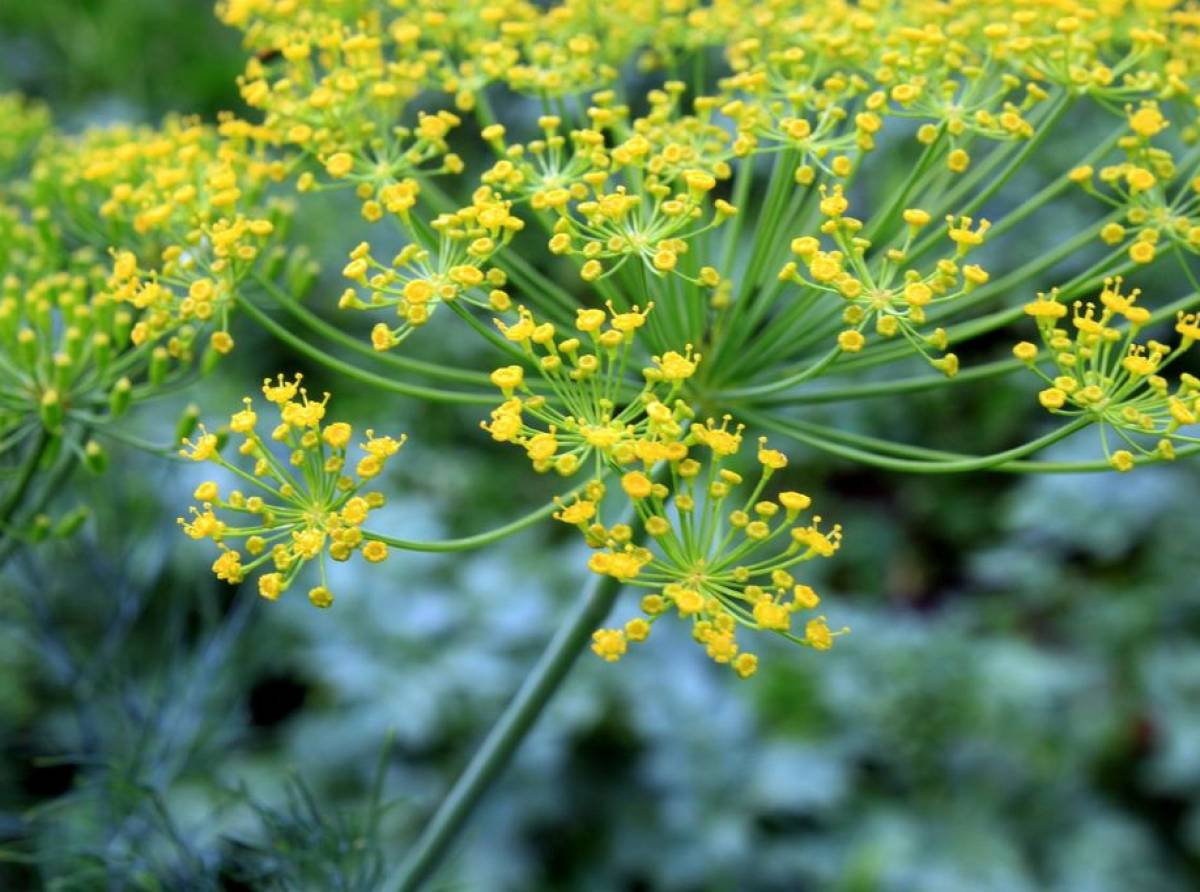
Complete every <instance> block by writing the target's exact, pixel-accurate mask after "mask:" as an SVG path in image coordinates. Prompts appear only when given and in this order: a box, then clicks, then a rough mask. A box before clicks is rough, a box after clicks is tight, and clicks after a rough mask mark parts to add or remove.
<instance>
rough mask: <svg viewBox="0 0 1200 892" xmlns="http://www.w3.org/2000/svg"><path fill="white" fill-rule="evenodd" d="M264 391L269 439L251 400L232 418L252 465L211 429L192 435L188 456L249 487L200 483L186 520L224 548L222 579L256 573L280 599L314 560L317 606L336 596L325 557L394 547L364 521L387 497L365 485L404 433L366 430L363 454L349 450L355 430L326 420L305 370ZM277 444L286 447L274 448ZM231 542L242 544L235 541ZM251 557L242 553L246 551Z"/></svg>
mask: <svg viewBox="0 0 1200 892" xmlns="http://www.w3.org/2000/svg"><path fill="white" fill-rule="evenodd" d="M262 392H263V395H264V396H265V397H266V399H267V401H268V402H269V403H272V404H274V406H275V408H276V411H277V413H278V415H279V423H278V424H277V425H276V426H275V427H274V428H273V429H272V430H271V432H270V434H269V436H268V438H266V439H264V437H263V436H262V435H260V434H259V432H258V413H257V412H256V411H255V408H254V401H253V400H252V399H250V398H249V397H247V398H246V399H245V400H244V408H243V409H241V410H240V411H238V412H235V413H234V414H233V415H232V416H231V417H230V419H229V424H228V430H229V432H230V434H231V435H235V436H240V437H241V438H242V440H241V443H240V444H239V446H238V449H237V452H238V454H239V455H240V456H242V457H243V458H245V459H247V460H249V461H250V462H252V470H251V471H246V470H244V469H243V468H241V467H239V466H238V464H237V463H235V462H232V461H229V460H227V459H225V458H224V457H223V456H222V455H221V451H220V445H221V439H222V438H221V437H219V436H218V435H217V434H213V433H209V432H208V430H207V429H205V428H204V427H203V426H201V427H200V432H199V435H198V436H197V437H196V438H195V439H194V440H190V439H189V440H185V441H184V446H185V447H186V448H184V449H181V450H180V455H182V456H183V457H185V458H188V459H190V460H192V461H197V462H211V463H213V464H215V465H217V466H219V467H221V468H222V469H224V470H225V471H226V472H228V473H229V474H232V475H234V476H235V477H236V478H239V479H240V480H241V481H243V482H244V483H245V484H248V486H249V494H247V493H246V492H243V491H242V490H241V489H233V490H230V491H229V492H228V493H225V494H223V493H222V492H221V489H220V487H219V486H218V484H217V483H216V482H215V481H207V482H205V483H203V484H201V485H200V486H199V487H198V488H197V489H196V492H195V493H194V497H195V499H196V501H197V502H198V503H199V507H196V506H193V507H191V508H190V509H189V517H188V518H183V517H181V518H179V524H180V525H181V526H182V528H183V531H184V532H185V533H186V534H187V535H188V536H190V537H191V538H193V539H211V540H212V541H213V542H215V543H216V544H217V547H218V548H219V549H220V555H219V556H218V557H217V559H216V561H215V562H214V563H213V568H212V569H213V573H214V574H216V576H217V578H218V579H223V580H225V581H227V582H230V583H239V582H241V581H242V580H243V579H244V578H246V576H247V575H249V574H250V573H252V572H254V571H256V570H265V571H266V572H263V573H261V574H260V575H259V577H258V591H259V594H261V595H262V596H263V597H264V598H267V599H269V600H275V599H276V598H278V597H279V596H280V594H282V593H283V592H284V591H286V590H287V589H288V588H289V587H290V586H291V585H292V583H293V582H294V581H295V579H296V577H297V576H298V575H299V573H300V571H301V569H302V568H303V567H304V565H305V564H306V563H309V562H310V561H316V562H317V564H318V567H319V571H320V584H319V585H317V586H315V587H313V588H311V589H309V593H308V596H309V600H310V601H311V602H312V603H313V604H315V605H316V606H317V607H328V606H330V604H332V603H333V594H332V593H331V591H330V589H329V586H328V581H327V578H326V564H325V560H326V556H328V557H329V558H331V559H332V560H335V561H345V560H349V558H350V557H351V556H352V555H353V554H354V552H356V551H357V552H359V553H360V554H361V555H362V556H363V558H364V559H366V560H367V561H369V562H371V563H378V562H379V561H382V560H384V559H385V558H386V557H387V546H386V545H384V543H382V542H379V541H376V540H369V541H368V540H366V539H365V538H364V535H363V530H362V525H363V523H364V521H365V520H366V519H367V516H368V515H369V514H370V512H371V511H373V510H374V509H376V508H379V507H381V506H382V505H383V503H384V497H383V495H382V494H381V493H379V492H376V491H367V490H365V489H364V488H365V487H367V486H368V485H369V484H370V482H371V481H373V480H374V479H375V478H377V477H378V476H379V475H380V474H381V473H382V472H383V470H384V468H385V467H386V465H387V462H388V461H389V459H391V457H392V456H393V455H395V454H396V452H397V451H399V449H400V447H401V446H403V445H404V441H405V439H406V438H405V437H403V436H402V437H399V438H393V437H388V436H377V435H376V434H375V433H374V432H373V431H370V430H368V431H367V432H366V439H365V440H363V441H362V442H360V443H359V444H358V449H359V451H361V452H362V453H363V454H362V455H361V457H359V458H358V459H357V460H354V459H353V458H352V457H351V451H350V450H351V444H352V441H353V439H354V431H353V429H352V428H351V426H350V425H349V424H347V423H346V422H342V421H336V422H326V421H325V409H326V406H327V404H328V402H329V394H328V393H326V394H325V395H324V397H323V398H322V399H321V401H320V402H317V401H315V400H312V399H310V398H309V396H308V392H307V391H306V389H305V388H304V387H302V386H301V376H300V375H299V374H297V375H296V376H295V377H294V378H293V379H292V380H291V381H287V380H285V379H284V377H283V375H279V376H278V378H276V379H275V380H274V381H272V380H271V379H270V378H267V379H265V380H264V381H263V387H262ZM273 443H277V444H279V445H280V447H282V448H283V449H285V450H287V452H286V456H282V455H280V454H279V453H277V452H276V450H275V448H273V446H272V444H273ZM231 540H240V541H241V545H240V548H238V547H230V545H229V544H228V543H229V542H230V541H231ZM243 549H244V552H245V554H243V551H242V550H243Z"/></svg>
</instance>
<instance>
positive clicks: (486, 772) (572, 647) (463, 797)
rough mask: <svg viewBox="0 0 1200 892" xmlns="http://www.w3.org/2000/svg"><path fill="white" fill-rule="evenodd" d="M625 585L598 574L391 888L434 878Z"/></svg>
mask: <svg viewBox="0 0 1200 892" xmlns="http://www.w3.org/2000/svg"><path fill="white" fill-rule="evenodd" d="M620 588H621V584H620V583H619V582H618V581H617V580H616V579H613V578H612V577H611V576H603V577H596V579H595V580H593V582H592V585H591V587H590V588H589V589H588V591H587V594H586V595H584V597H583V599H582V600H581V601H580V602H579V603H578V604H577V605H575V608H574V609H573V610H572V611H571V613H570V614H568V616H567V620H566V622H565V623H563V625H562V626H561V627H560V628H559V630H558V631H557V632H556V633H555V635H554V637H553V638H552V639H550V643H549V644H548V645H547V646H546V649H545V651H543V652H542V655H541V657H539V658H538V661H537V664H536V665H535V666H534V667H533V670H532V671H531V672H530V673H529V675H528V676H527V677H526V678H525V681H524V682H523V683H522V684H521V688H520V690H518V691H517V694H516V696H515V697H513V699H512V702H511V703H509V705H508V707H507V708H506V709H505V710H504V713H503V715H501V716H500V719H499V721H497V722H496V724H495V725H494V726H493V727H492V730H491V731H489V732H488V735H487V737H486V738H485V739H484V741H483V745H482V746H480V748H479V750H478V751H477V752H476V753H475V755H474V756H473V757H472V758H471V761H470V763H468V765H467V767H466V770H465V771H463V773H462V775H461V776H460V777H459V778H458V780H457V781H455V783H454V786H453V787H451V789H450V792H449V794H447V796H446V798H445V799H444V800H443V801H442V804H441V805H440V806H439V807H438V810H437V812H436V813H435V814H434V816H433V819H432V820H431V821H430V822H429V825H428V826H427V827H426V828H425V830H424V832H423V833H422V834H421V836H420V838H418V839H417V842H416V844H415V845H414V846H413V848H412V850H411V851H410V852H409V853H408V856H407V857H406V858H405V859H404V862H403V863H402V864H401V865H400V870H399V872H398V873H397V874H396V875H395V876H394V877H393V879H392V881H391V882H389V883H388V884H386V885H385V887H384V888H385V890H388V892H413V890H416V889H419V888H420V887H421V885H422V884H423V883H424V882H425V881H426V880H428V879H429V877H430V876H431V875H432V874H433V872H434V870H436V869H437V866H438V864H439V863H440V862H441V860H442V858H444V857H445V855H446V853H447V852H448V851H449V849H450V847H451V845H452V844H453V842H454V839H455V837H456V836H457V835H458V832H459V831H460V830H461V829H462V827H463V825H464V824H466V822H467V819H468V818H469V817H470V814H471V811H472V810H473V809H474V807H475V805H476V803H478V802H479V800H480V799H481V798H482V797H483V795H484V794H485V793H486V792H487V790H488V788H489V787H490V786H491V785H492V783H493V782H494V781H495V780H496V778H497V777H498V776H499V775H500V772H501V771H503V770H504V767H505V766H506V765H507V764H508V762H509V760H510V759H511V758H512V755H513V753H514V752H515V751H516V749H517V746H518V745H519V744H520V743H521V741H522V740H523V739H524V738H525V735H526V734H527V733H528V732H529V729H530V728H531V727H533V723H534V722H535V721H537V718H538V716H540V715H541V713H542V710H543V709H545V707H546V704H547V703H549V702H550V698H551V697H552V696H553V695H554V693H555V692H556V691H557V690H558V687H559V685H560V684H561V683H562V681H563V679H564V678H566V676H567V673H568V672H569V671H570V669H571V666H572V665H573V664H574V663H575V660H576V658H577V657H578V656H579V654H580V653H581V652H582V651H583V649H584V648H585V647H586V646H587V642H588V639H589V638H590V637H591V634H592V631H593V630H594V629H595V628H596V627H597V626H598V625H599V624H600V623H601V622H602V621H603V620H604V617H606V616H607V615H608V612H609V610H611V609H612V606H613V603H614V602H615V601H616V598H617V593H618V592H619V591H620Z"/></svg>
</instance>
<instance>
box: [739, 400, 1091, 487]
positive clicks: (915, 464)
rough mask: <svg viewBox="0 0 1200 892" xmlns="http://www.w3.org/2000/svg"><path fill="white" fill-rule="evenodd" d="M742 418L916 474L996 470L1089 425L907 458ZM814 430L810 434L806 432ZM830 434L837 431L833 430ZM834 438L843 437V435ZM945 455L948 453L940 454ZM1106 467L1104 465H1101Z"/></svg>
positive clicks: (753, 416)
mask: <svg viewBox="0 0 1200 892" xmlns="http://www.w3.org/2000/svg"><path fill="white" fill-rule="evenodd" d="M742 417H743V419H745V420H746V421H747V422H749V423H751V424H757V425H759V426H761V427H764V428H766V429H768V430H775V431H777V432H779V433H781V434H784V435H785V436H790V437H794V438H795V439H797V440H799V441H800V442H802V443H806V444H807V445H809V446H812V447H813V448H815V449H820V450H822V451H824V452H831V453H833V454H834V455H837V456H840V457H842V458H848V459H853V460H855V461H861V462H864V463H865V464H870V465H874V466H876V467H881V468H886V469H888V470H891V471H900V472H906V473H917V474H960V473H964V472H967V471H982V470H986V469H989V468H996V469H1000V468H1002V467H1004V466H1006V465H1008V464H1010V463H1012V462H1013V461H1014V460H1015V459H1019V458H1024V457H1025V456H1027V455H1032V454H1033V453H1034V452H1039V451H1041V450H1042V449H1045V448H1046V447H1047V446H1050V445H1051V444H1053V443H1057V442H1058V441H1059V440H1063V439H1066V438H1067V437H1068V436H1070V435H1071V434H1073V433H1075V432H1076V431H1080V430H1082V429H1083V428H1085V427H1087V426H1088V425H1089V424H1091V419H1090V418H1087V417H1084V418H1078V419H1076V420H1075V421H1072V422H1070V423H1069V424H1065V425H1063V426H1062V427H1060V428H1058V429H1056V430H1053V431H1051V432H1050V433H1048V434H1045V435H1044V436H1041V437H1038V438H1037V439H1036V440H1031V441H1030V442H1028V443H1022V444H1021V445H1020V446H1014V447H1013V448H1012V449H1006V450H1004V451H1003V452H997V453H994V454H992V455H981V456H957V457H955V458H952V459H943V460H938V459H907V458H891V457H889V456H884V455H878V454H876V453H874V452H869V451H867V450H865V449H860V448H857V447H855V446H846V445H841V444H839V443H836V442H831V440H832V439H833V437H828V438H826V439H823V438H822V436H821V434H825V433H826V431H825V430H824V429H823V428H821V427H820V426H819V425H807V424H805V423H803V422H791V423H789V422H785V421H780V420H778V419H771V418H768V417H766V416H763V415H759V414H758V413H757V412H746V411H743V412H742ZM814 430H815V431H816V432H817V433H810V432H809V431H814ZM833 433H839V434H840V433H841V432H840V431H839V432H833ZM837 439H842V440H845V439H846V438H844V437H838V438H837ZM944 454H947V455H948V454H949V453H944ZM1105 467H1106V468H1108V466H1107V465H1105Z"/></svg>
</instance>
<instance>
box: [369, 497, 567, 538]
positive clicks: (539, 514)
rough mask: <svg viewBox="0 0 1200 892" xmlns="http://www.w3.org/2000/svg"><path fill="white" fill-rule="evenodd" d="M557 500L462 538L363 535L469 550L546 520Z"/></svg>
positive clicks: (555, 508)
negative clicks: (434, 539)
mask: <svg viewBox="0 0 1200 892" xmlns="http://www.w3.org/2000/svg"><path fill="white" fill-rule="evenodd" d="M580 489H581V487H576V488H575V489H573V490H571V492H570V493H568V495H572V494H574V493H577V492H579V491H580ZM558 507H559V506H558V503H557V502H551V503H550V504H548V505H543V506H542V507H541V508H538V509H537V510H536V511H532V512H530V513H529V514H526V515H525V516H524V517H518V518H517V519H516V520H514V521H513V522H512V523H506V524H505V525H504V526H502V527H496V529H494V530H488V531H487V532H486V533H477V534H476V535H474V536H464V537H463V538H461V539H447V540H445V541H443V542H417V541H413V540H411V539H397V538H395V537H394V536H385V535H383V534H382V533H374V532H371V531H370V530H363V536H365V537H366V538H368V539H375V540H377V541H379V542H382V543H383V544H384V545H391V546H393V547H394V548H401V549H404V550H405V551H429V552H443V551H469V550H470V549H472V548H480V547H482V546H484V545H490V544H491V543H493V542H498V541H500V540H501V539H503V538H505V537H506V536H511V535H513V533H519V532H520V531H521V530H524V529H528V528H529V527H531V526H533V525H534V524H536V523H538V522H539V521H541V520H545V519H546V518H547V517H549V516H550V515H551V514H553V513H554V512H555V511H556V510H557V509H558Z"/></svg>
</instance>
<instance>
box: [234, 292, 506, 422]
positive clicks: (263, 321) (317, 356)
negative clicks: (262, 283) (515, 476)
mask: <svg viewBox="0 0 1200 892" xmlns="http://www.w3.org/2000/svg"><path fill="white" fill-rule="evenodd" d="M236 300H237V304H238V307H240V308H241V309H242V310H243V311H244V312H245V313H246V315H248V316H249V317H250V318H251V319H253V320H254V321H255V322H257V323H258V324H259V325H261V326H262V327H263V328H265V329H266V330H267V331H268V332H270V333H271V334H273V335H274V336H275V337H276V338H278V339H279V340H281V341H283V342H284V343H285V344H287V345H288V346H289V347H291V348H292V349H294V350H297V351H299V352H300V353H303V354H304V355H305V356H307V357H309V358H310V359H314V360H316V361H317V362H319V363H321V364H322V365H324V366H326V367H328V368H330V369H333V370H334V371H336V372H341V373H342V374H344V375H346V376H347V377H350V378H354V379H356V380H358V381H362V382H363V383H364V384H370V385H372V386H374V387H378V388H380V389H382V390H387V391H391V392H392V393H400V394H403V395H404V396H411V397H416V398H417V399H426V400H431V401H433V402H439V403H467V404H472V405H493V404H494V403H495V402H496V399H495V397H494V396H490V395H488V394H483V393H462V392H461V391H453V390H438V389H436V388H433V387H423V386H421V385H419V384H405V383H403V382H401V381H393V380H392V379H391V378H385V377H383V375H376V374H375V373H374V372H368V371H366V370H365V369H360V368H359V367H358V366H356V365H352V364H351V363H348V362H345V361H344V360H341V359H338V358H337V357H334V356H330V355H329V354H328V353H326V352H325V351H324V350H319V349H318V348H316V347H314V346H312V345H311V344H309V343H308V342H307V341H305V340H304V339H303V338H300V337H297V336H296V335H294V334H293V333H292V332H290V331H288V330H287V329H286V328H284V327H283V326H282V325H280V324H279V323H278V322H276V321H275V320H274V319H272V318H271V317H270V316H268V315H267V314H266V313H264V312H263V311H262V310H260V309H259V308H258V307H256V306H254V304H252V303H251V302H250V301H248V300H246V299H245V298H244V297H242V296H240V295H239V296H238V297H237V298H236Z"/></svg>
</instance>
